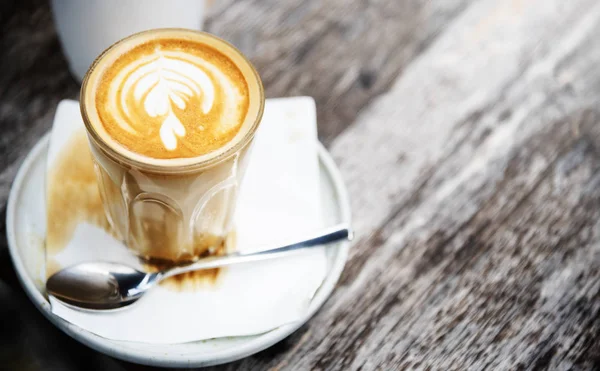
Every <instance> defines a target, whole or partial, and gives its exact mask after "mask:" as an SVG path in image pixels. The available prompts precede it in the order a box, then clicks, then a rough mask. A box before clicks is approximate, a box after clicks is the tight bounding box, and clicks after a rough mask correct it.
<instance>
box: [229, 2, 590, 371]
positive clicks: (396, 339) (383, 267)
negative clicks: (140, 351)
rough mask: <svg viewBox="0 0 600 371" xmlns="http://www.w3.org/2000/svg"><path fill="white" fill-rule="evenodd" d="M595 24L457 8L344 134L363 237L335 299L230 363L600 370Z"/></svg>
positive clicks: (338, 153) (554, 13) (345, 162)
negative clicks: (292, 330)
mask: <svg viewBox="0 0 600 371" xmlns="http://www.w3.org/2000/svg"><path fill="white" fill-rule="evenodd" d="M581 9H586V11H585V12H582V11H581ZM599 27H600V9H599V8H598V5H597V3H596V2H593V1H577V2H572V3H569V4H568V5H567V4H565V3H563V2H548V1H528V2H526V1H521V2H496V1H486V2H479V3H477V4H475V5H473V6H472V7H470V8H469V9H467V11H466V12H465V13H464V14H462V15H461V16H460V17H459V18H458V19H456V20H455V21H454V23H453V24H452V26H451V27H449V28H448V29H447V30H446V31H445V33H444V34H443V35H442V36H441V37H440V38H439V39H438V40H436V42H434V43H433V44H432V45H431V46H430V48H429V49H428V50H427V51H425V52H424V53H422V54H421V55H420V57H419V59H418V60H415V61H413V63H412V64H411V65H410V66H409V67H408V68H407V69H406V70H405V71H404V72H403V75H402V76H401V77H400V79H399V80H398V81H397V82H396V83H395V85H394V86H393V87H392V90H391V91H390V92H389V93H388V94H386V95H385V96H383V97H382V98H381V99H379V100H378V101H377V102H375V103H374V104H373V105H372V106H370V107H369V109H367V110H366V111H365V112H363V114H362V115H361V117H360V118H359V119H358V121H357V122H356V123H355V125H354V126H352V127H351V128H349V129H348V130H347V131H345V132H344V133H342V135H341V136H340V137H338V138H337V139H336V140H335V141H334V142H333V143H332V145H331V150H332V152H333V154H334V155H335V157H336V159H337V160H338V162H339V163H340V165H341V168H342V172H343V173H344V174H345V176H346V179H347V181H348V186H349V187H350V190H351V192H350V193H351V195H352V197H353V210H354V214H355V217H354V218H355V224H356V226H357V227H358V229H359V231H362V233H363V238H362V239H361V240H360V241H359V242H358V243H357V244H356V246H355V247H354V249H353V251H352V252H351V259H350V261H349V264H348V266H347V268H346V270H345V273H344V277H343V281H342V283H341V284H340V285H339V286H338V289H337V290H336V292H335V293H334V296H333V297H332V299H331V300H330V301H329V302H328V303H327V305H326V306H325V308H324V309H323V310H321V311H320V312H319V313H318V315H317V316H316V317H315V318H314V319H313V320H312V321H311V322H310V323H309V325H308V326H307V327H306V328H305V329H304V332H303V333H301V334H298V335H295V336H294V337H293V338H292V339H290V340H289V343H288V344H287V345H283V346H282V347H284V348H283V350H282V352H281V355H280V357H282V360H280V359H279V357H274V355H276V354H277V353H275V351H274V350H273V349H272V350H270V351H268V356H265V357H261V358H259V357H255V358H249V359H246V360H244V361H241V362H239V363H234V364H232V365H231V368H230V369H235V368H236V367H241V368H244V367H250V368H252V367H255V368H268V367H273V368H278V367H282V368H286V367H291V368H298V369H305V368H314V369H359V368H361V367H362V368H364V369H375V368H380V369H391V368H404V367H406V368H426V367H432V368H433V369H465V368H472V369H482V368H484V367H490V368H496V369H514V368H527V369H535V368H538V367H540V368H544V367H551V368H555V369H556V368H557V369H568V368H569V367H571V366H572V367H574V368H575V369H594V368H597V367H599V365H598V358H597V354H598V349H599V348H598V347H599V339H598V335H597V333H598V330H599V329H600V323H598V310H599V308H598V305H599V304H598V300H597V299H598V298H599V297H600V296H599V285H600V279H599V277H598V273H599V271H598V266H599V264H600V262H599V259H600V257H599V255H598V254H599V252H598V251H599V244H598V243H599V240H598V238H597V236H596V234H595V232H594V231H595V230H596V229H595V225H596V223H597V221H598V217H597V213H596V212H595V208H596V209H597V207H598V206H600V205H599V204H598V198H597V191H596V189H595V188H594V186H595V185H596V183H595V182H596V181H595V180H594V179H596V178H595V177H596V172H597V169H598V166H599V165H600V163H598V158H597V157H595V155H594V153H595V152H594V148H596V147H597V146H598V144H599V142H598V140H600V139H599V138H598V133H597V129H596V127H597V125H598V124H599V122H598V114H597V113H596V110H595V105H596V104H595V103H596V101H597V100H598V98H599V95H598V92H597V91H595V90H594V88H593V86H597V84H596V83H595V81H597V79H598V77H599V76H600V74H599V73H600V72H599V71H598V69H597V68H596V66H597V64H596V63H595V62H596V61H597V59H598V52H597V50H598V42H597V41H596V40H595V39H594V36H593V35H595V34H596V33H597V32H598V31H599V29H598V28H599ZM588 84H590V85H588ZM575 158H579V160H577V161H575V160H574V159H575ZM573 163H578V165H570V170H569V171H565V170H564V169H565V167H566V165H565V164H573ZM586 205H587V206H586ZM536 218H541V219H536ZM582 324H583V327H582Z"/></svg>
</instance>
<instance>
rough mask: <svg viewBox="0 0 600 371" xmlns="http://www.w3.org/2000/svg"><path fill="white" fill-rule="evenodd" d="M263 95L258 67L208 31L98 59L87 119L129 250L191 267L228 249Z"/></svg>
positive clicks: (147, 40)
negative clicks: (187, 264) (193, 263)
mask: <svg viewBox="0 0 600 371" xmlns="http://www.w3.org/2000/svg"><path fill="white" fill-rule="evenodd" d="M264 99H265V98H264V92H263V87H262V83H261V80H260V77H259V76H258V73H257V72H256V70H255V69H254V67H253V66H252V65H251V63H250V62H249V61H248V60H247V59H246V58H245V57H244V56H243V55H242V54H241V53H240V52H239V51H238V50H237V49H235V48H234V47H233V46H232V45H230V44H228V43H227V42H225V41H223V40H221V39H219V38H217V37H215V36H212V35H209V34H207V33H203V32H198V31H191V30H183V29H159V30H151V31H145V32H142V33H138V34H135V35H132V36H130V37H128V38H126V39H123V40H121V41H119V42H117V43H116V44H114V45H113V46H111V47H110V48H109V49H107V50H106V51H105V52H104V53H103V54H102V55H100V56H99V57H98V59H96V61H95V62H94V63H93V64H92V66H91V67H90V70H89V71H88V73H87V75H86V77H85V79H84V82H83V85H82V89H81V113H82V116H83V120H84V122H85V127H86V130H87V134H88V139H89V143H90V148H91V152H92V157H93V159H94V166H95V171H96V176H97V180H98V186H99V188H100V194H101V196H102V201H103V204H104V208H105V212H106V215H107V218H108V220H109V223H110V224H111V226H112V228H113V230H114V233H115V234H116V236H117V237H118V238H120V239H121V240H123V241H124V243H125V244H126V245H127V247H128V248H130V249H131V250H132V251H133V252H134V253H135V254H137V255H138V256H139V257H140V258H142V259H144V260H146V261H156V262H168V263H184V262H189V261H193V260H196V259H197V258H199V257H202V256H204V255H206V254H210V253H212V252H214V251H215V250H219V249H221V248H223V247H224V246H225V241H226V240H227V236H228V235H229V233H230V232H231V231H232V228H233V218H234V213H235V206H236V203H237V194H238V190H239V187H240V183H241V180H242V177H243V175H244V172H245V169H246V167H247V163H248V160H249V152H250V147H251V144H252V141H253V138H254V134H255V132H256V130H257V128H258V126H259V124H260V120H261V118H262V113H263V108H264Z"/></svg>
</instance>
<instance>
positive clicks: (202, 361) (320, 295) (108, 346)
mask: <svg viewBox="0 0 600 371" xmlns="http://www.w3.org/2000/svg"><path fill="white" fill-rule="evenodd" d="M49 141H50V132H48V133H46V134H45V135H44V136H43V137H41V138H40V139H39V140H38V142H37V143H36V144H35V146H34V147H33V148H32V149H31V151H30V152H29V153H28V154H27V156H26V158H25V160H24V161H23V163H22V164H21V166H20V167H19V170H18V172H17V175H16V177H15V180H14V182H13V185H12V187H11V190H10V194H9V198H8V203H7V213H6V231H7V239H8V249H9V253H10V256H11V260H12V263H13V265H14V267H15V269H16V272H17V277H18V279H19V282H20V284H21V286H22V287H23V289H24V290H25V292H26V294H27V296H28V297H29V299H30V300H31V301H32V302H33V303H34V305H35V306H36V308H38V310H39V311H40V312H41V313H42V314H43V315H44V316H45V317H46V318H47V319H48V320H49V321H50V322H51V323H52V324H54V325H55V326H56V327H58V328H59V329H61V330H62V331H63V332H65V333H66V334H67V335H69V336H71V337H72V338H74V339H75V340H77V341H79V342H81V343H82V344H84V345H86V346H88V347H90V348H92V349H94V350H96V351H99V352H101V353H104V354H107V355H109V356H112V357H115V358H118V359H121V360H124V361H128V362H134V363H138V364H142V365H147V366H159V367H188V368H189V367H203V366H211V365H218V364H223V363H228V362H233V361H236V360H239V359H242V358H245V357H247V356H250V355H252V354H255V353H257V352H260V351H262V350H264V349H267V348H269V347H271V346H272V345H274V344H276V343H278V342H279V341H281V340H283V339H284V338H286V337H287V336H289V335H290V334H292V333H293V332H295V331H296V330H297V329H298V328H300V327H301V326H302V325H303V324H304V323H306V322H307V321H308V320H309V319H310V318H311V317H312V316H313V315H314V314H315V313H316V312H317V310H319V309H320V308H321V307H322V306H323V304H324V303H325V301H326V300H327V299H328V298H329V296H330V295H331V293H332V292H333V289H334V288H335V285H336V284H337V282H338V280H339V278H340V276H341V273H342V271H343V268H344V266H345V264H346V260H347V258H348V250H349V247H350V243H349V242H341V243H339V244H337V245H335V246H332V247H331V248H336V249H338V250H339V251H338V252H337V255H336V257H335V259H334V260H333V264H332V265H331V268H330V269H329V271H328V272H327V275H326V277H325V279H324V280H323V283H322V284H321V286H320V287H319V289H318V290H317V292H316V294H315V296H314V298H313V299H312V301H311V303H310V306H309V310H308V313H307V314H306V315H305V316H304V317H303V318H302V319H301V320H299V321H297V322H293V323H289V324H286V325H283V326H280V327H278V328H275V329H273V330H271V331H268V332H266V333H263V334H257V335H251V336H249V337H253V339H250V340H248V341H247V342H245V343H244V344H240V345H237V346H233V347H231V348H227V349H223V350H219V351H215V352H213V353H201V354H196V355H195V354H190V353H186V354H181V353H177V352H174V351H170V352H168V353H161V354H151V353H149V352H148V351H145V350H143V349H136V348H129V347H120V346H119V345H120V344H122V343H126V342H123V341H119V340H112V339H107V338H103V337H100V336H98V335H96V334H93V333H91V332H89V331H87V330H85V329H83V328H80V327H78V326H76V325H74V324H72V323H70V322H67V321H65V320H63V319H62V318H59V317H58V316H56V315H54V314H53V313H52V309H51V306H50V303H49V302H48V300H47V299H46V297H45V295H44V294H42V292H41V291H40V290H38V288H37V286H36V285H35V283H34V281H33V278H32V277H31V276H30V275H29V274H28V272H27V269H26V267H25V263H24V260H23V259H22V258H21V255H20V253H19V251H18V248H17V242H16V241H17V239H16V231H15V215H16V213H17V200H18V198H19V197H18V196H19V194H20V192H21V190H22V188H23V187H22V184H23V182H24V181H25V179H26V176H27V174H28V173H29V171H30V168H31V166H32V165H33V164H34V162H35V161H36V160H37V159H38V158H39V157H40V156H43V153H42V152H43V151H44V150H47V148H48V144H49ZM317 149H318V157H319V162H320V163H321V164H322V166H323V167H324V169H325V170H326V171H327V173H328V175H329V176H330V178H331V186H332V189H333V191H334V193H335V196H336V198H337V201H338V202H337V204H338V207H339V214H340V220H341V221H344V222H348V223H350V222H351V212H350V203H349V198H348V193H347V190H346V187H345V185H344V182H343V179H342V176H341V174H340V172H339V169H338V168H337V166H336V164H335V162H334V160H333V158H332V157H331V155H330V154H329V152H328V151H327V149H326V148H325V147H324V146H323V145H322V144H321V143H320V142H317ZM244 337H246V336H244ZM232 338H240V337H232ZM203 341H204V342H206V341H211V339H208V340H203ZM173 345H174V346H176V344H173Z"/></svg>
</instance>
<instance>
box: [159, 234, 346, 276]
mask: <svg viewBox="0 0 600 371" xmlns="http://www.w3.org/2000/svg"><path fill="white" fill-rule="evenodd" d="M352 237H353V234H352V230H351V229H350V226H348V224H345V223H344V224H338V225H336V226H333V227H331V228H327V229H324V230H322V231H320V232H319V233H317V234H314V235H312V236H308V237H304V238H302V239H297V240H294V241H287V242H286V243H279V244H275V245H271V246H267V247H262V248H260V249H256V250H252V251H248V252H234V253H231V254H227V255H222V256H215V257H210V258H204V259H201V260H199V261H197V262H195V263H193V264H190V265H185V266H181V267H174V268H171V269H169V270H167V271H164V272H163V273H162V275H161V279H162V278H167V277H171V276H175V275H178V274H181V273H186V272H192V271H198V270H202V269H211V268H217V267H223V266H226V265H232V264H238V263H246V262H252V261H260V260H267V259H273V258H278V257H282V256H286V255H289V254H290V253H293V252H296V251H299V250H305V249H309V248H311V247H316V246H321V245H325V244H328V243H332V242H336V241H341V240H345V239H348V240H352Z"/></svg>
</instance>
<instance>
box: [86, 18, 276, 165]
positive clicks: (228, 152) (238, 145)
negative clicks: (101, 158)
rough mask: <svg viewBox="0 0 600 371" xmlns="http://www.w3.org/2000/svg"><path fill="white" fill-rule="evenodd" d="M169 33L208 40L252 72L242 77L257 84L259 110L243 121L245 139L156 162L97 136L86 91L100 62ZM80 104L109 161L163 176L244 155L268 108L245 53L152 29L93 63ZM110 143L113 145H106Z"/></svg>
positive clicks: (199, 33)
mask: <svg viewBox="0 0 600 371" xmlns="http://www.w3.org/2000/svg"><path fill="white" fill-rule="evenodd" d="M169 33H175V34H179V35H184V36H185V35H188V36H190V37H193V38H194V39H195V40H200V42H202V39H205V40H210V41H212V42H214V43H217V44H221V45H223V46H224V47H225V49H228V50H227V51H228V53H231V54H235V55H236V56H237V57H239V58H240V60H242V61H243V62H244V63H245V64H246V67H247V68H248V70H249V74H248V75H247V74H246V73H244V72H242V73H243V74H244V77H245V78H253V79H254V81H255V83H256V84H255V85H256V90H257V95H256V99H257V100H258V106H257V107H256V114H255V115H253V116H254V117H253V118H250V119H249V118H248V116H246V118H245V119H244V122H243V123H242V126H241V128H243V127H244V126H246V125H250V126H249V127H248V129H247V132H245V133H244V134H243V137H241V138H236V137H237V135H240V133H238V134H236V136H235V137H234V138H232V139H231V140H230V141H229V142H227V143H226V144H225V145H224V146H223V147H221V148H219V149H217V150H214V151H211V152H208V153H206V154H203V155H200V156H196V157H185V158H173V159H156V158H152V157H149V156H145V155H142V154H140V153H137V152H134V151H132V150H130V149H128V148H127V147H125V146H123V145H122V144H121V143H119V142H118V141H116V140H114V139H113V138H111V137H110V136H109V135H105V138H103V137H102V136H101V135H100V134H99V133H98V130H97V129H96V127H94V125H93V124H92V123H91V119H90V113H89V112H88V111H89V109H88V107H87V101H86V100H87V97H88V94H86V90H87V86H88V84H90V83H91V82H92V81H93V80H92V79H93V77H98V73H97V70H96V68H97V67H98V65H99V64H100V62H101V61H102V60H103V58H104V57H105V56H107V55H108V54H109V53H111V52H112V51H114V50H115V49H116V48H118V47H119V46H121V45H122V44H123V43H126V42H128V41H131V40H134V39H136V38H143V36H145V35H147V34H158V35H159V36H161V35H162V36H164V35H168V34H169ZM228 53H224V55H225V56H227V57H230V55H229V54H228ZM92 94H93V93H92ZM79 102H80V103H79V107H80V111H81V117H82V119H83V122H84V124H85V127H86V131H87V134H88V138H89V139H90V140H92V141H94V143H95V144H97V147H98V149H100V150H101V151H102V152H103V153H104V154H105V155H106V156H108V157H109V158H110V159H112V160H113V161H115V162H117V163H120V164H122V165H125V166H131V167H135V168H139V169H142V170H144V171H148V172H153V173H163V174H164V173H177V174H181V173H188V172H192V171H197V170H202V169H206V168H209V167H212V166H214V165H216V164H219V163H221V162H223V161H225V160H227V159H229V158H230V157H231V156H233V155H235V154H236V153H238V152H239V151H241V150H242V149H243V148H244V147H246V146H247V145H248V144H249V143H250V142H251V141H252V139H253V137H254V134H255V133H256V130H257V129H258V126H259V124H260V122H261V120H262V116H263V112H264V106H265V93H264V88H263V84H262V81H261V79H260V76H259V74H258V72H257V71H256V68H255V67H254V65H253V64H252V63H251V62H250V61H249V60H248V58H247V57H246V56H245V55H244V54H242V52H241V51H240V50H238V49H237V48H236V47H235V46H233V45H232V44H231V43H229V42H227V41H225V40H223V39H221V38H220V37H217V36H215V35H212V34H210V33H207V32H203V31H197V30H191V29H186V28H157V29H151V30H146V31H141V32H137V33H135V34H132V35H130V36H127V37H125V38H123V39H120V40H118V41H117V42H115V43H113V44H112V45H111V46H109V47H108V48H107V49H106V50H104V51H103V52H102V53H101V54H100V55H99V56H98V57H97V58H96V59H95V60H94V62H93V63H92V64H91V66H90V68H89V69H88V71H87V73H86V74H85V77H84V79H83V82H82V84H81V90H80V101H79ZM96 115H97V113H96ZM97 119H99V118H97ZM247 120H253V122H251V123H250V124H249V123H248V122H247ZM107 139H108V140H107ZM107 141H110V143H107Z"/></svg>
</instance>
